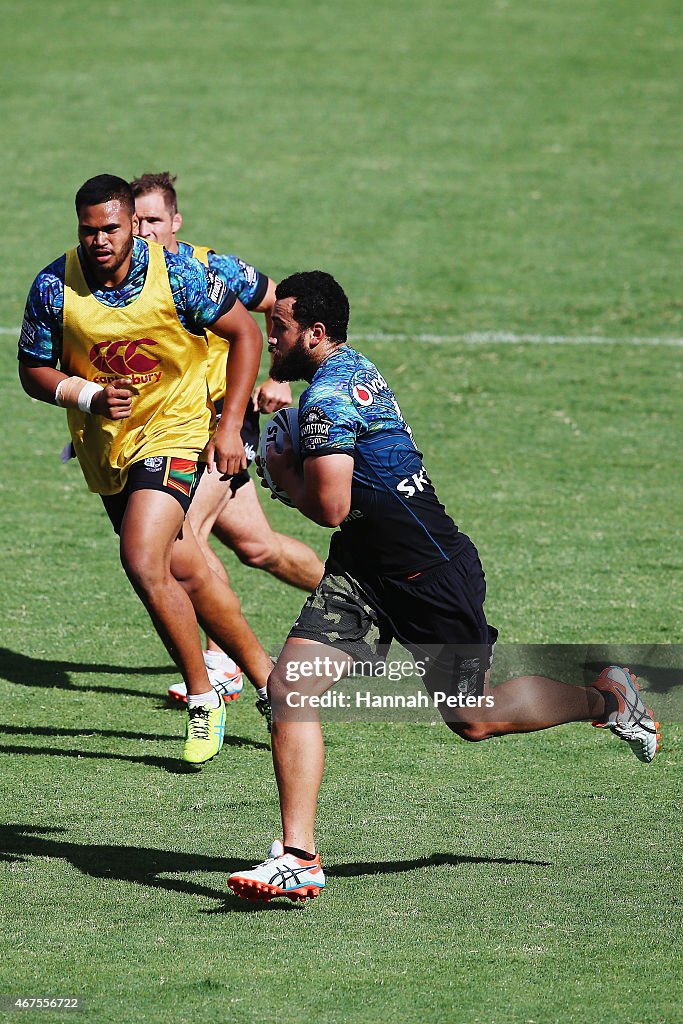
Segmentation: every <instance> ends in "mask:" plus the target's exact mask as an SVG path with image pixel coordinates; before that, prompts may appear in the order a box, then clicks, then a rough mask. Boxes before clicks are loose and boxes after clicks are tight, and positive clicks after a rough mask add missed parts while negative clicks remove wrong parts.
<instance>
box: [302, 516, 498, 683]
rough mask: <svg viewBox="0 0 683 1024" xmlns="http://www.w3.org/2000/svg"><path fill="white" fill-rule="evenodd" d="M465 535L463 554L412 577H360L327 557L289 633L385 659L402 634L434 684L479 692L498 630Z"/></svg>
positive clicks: (359, 655)
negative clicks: (491, 621) (487, 609)
mask: <svg viewBox="0 0 683 1024" xmlns="http://www.w3.org/2000/svg"><path fill="white" fill-rule="evenodd" d="M461 537H462V540H463V541H464V545H463V548H462V550H461V551H460V553H459V554H458V555H457V556H455V557H454V558H452V559H451V561H449V562H446V563H445V564H443V565H439V566H436V567H435V568H433V569H428V570H426V571H425V572H423V573H420V574H419V575H417V576H414V577H412V578H411V579H390V578H388V577H373V578H363V579H359V578H357V577H356V576H354V575H353V574H352V573H350V572H348V571H347V569H346V568H345V567H344V566H342V565H340V563H339V562H336V561H335V560H334V559H329V560H328V562H327V564H326V566H325V574H324V576H323V578H322V580H321V581H320V583H319V585H318V587H317V588H316V589H315V590H314V592H313V593H312V594H311V596H310V597H309V598H308V600H307V601H306V603H305V605H304V607H303V608H302V610H301V613H300V615H299V618H298V619H297V621H296V622H295V623H294V626H293V627H292V629H291V630H290V633H289V635H290V636H291V637H301V638H303V639H306V640H314V641H317V642H318V643H322V644H327V645H328V646H330V647H335V648H337V649H338V650H341V651H344V652H345V653H346V654H349V655H350V656H351V657H352V658H353V659H354V661H361V662H367V661H368V660H370V661H373V660H374V661H377V660H380V659H384V658H385V657H386V653H387V650H388V647H389V644H390V643H391V641H392V639H396V640H398V641H399V643H401V644H402V645H403V646H404V647H406V648H407V649H408V650H409V651H410V652H411V654H412V655H413V657H414V658H415V660H416V661H417V660H419V661H425V660H426V662H427V665H428V671H427V674H426V676H425V678H424V682H425V685H426V687H427V689H428V690H429V691H430V692H434V691H435V690H440V691H443V692H456V693H460V694H462V695H463V696H478V695H480V694H481V693H482V691H483V686H484V677H485V675H486V671H487V669H488V668H489V667H490V664H491V659H492V657H493V647H494V645H495V642H496V637H497V636H498V631H497V630H496V629H495V628H494V627H493V626H490V625H489V623H488V622H487V621H486V616H485V614H484V599H485V596H486V581H485V578H484V571H483V569H482V566H481V562H480V561H479V555H478V553H477V549H476V548H475V546H474V544H472V542H471V541H470V540H469V538H467V537H464V536H462V535H461Z"/></svg>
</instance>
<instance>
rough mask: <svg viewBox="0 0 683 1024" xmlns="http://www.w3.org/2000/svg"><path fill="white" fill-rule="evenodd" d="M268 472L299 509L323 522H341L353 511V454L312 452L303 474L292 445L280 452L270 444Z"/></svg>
mask: <svg viewBox="0 0 683 1024" xmlns="http://www.w3.org/2000/svg"><path fill="white" fill-rule="evenodd" d="M268 472H269V473H270V474H271V476H272V477H273V479H274V480H275V482H276V483H277V484H279V486H280V487H283V488H284V490H286V491H287V494H289V496H290V498H291V499H292V501H293V502H294V504H295V505H296V507H297V508H298V509H299V511H300V512H302V513H303V515H305V516H306V517H307V519H312V520H313V522H314V523H318V524H319V525H320V526H330V527H334V526H339V524H340V523H341V522H342V521H343V520H344V519H346V517H347V515H348V514H349V512H350V511H351V481H352V478H353V456H352V455H345V454H344V453H342V452H339V453H338V454H337V453H335V454H330V455H310V456H309V457H308V458H307V459H305V460H304V471H303V474H301V473H300V472H299V471H298V469H297V467H296V463H295V461H294V459H293V457H292V451H291V448H290V447H288V446H286V447H285V448H284V450H283V451H282V454H279V455H278V454H277V453H276V452H274V450H273V449H272V448H271V450H270V452H269V454H268Z"/></svg>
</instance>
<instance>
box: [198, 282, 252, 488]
mask: <svg viewBox="0 0 683 1024" xmlns="http://www.w3.org/2000/svg"><path fill="white" fill-rule="evenodd" d="M211 330H212V331H213V333H214V334H217V335H218V336H219V337H221V338H224V339H225V340H226V341H228V342H230V351H229V352H228V363H227V370H226V373H227V378H226V379H227V384H226V392H225V400H224V402H223V413H222V415H221V421H220V423H219V425H218V430H217V431H216V436H215V438H214V439H213V441H212V442H211V445H210V446H209V449H208V450H207V461H208V466H209V469H211V468H212V466H213V462H214V461H215V463H216V465H217V466H218V469H219V471H220V472H221V473H224V474H233V473H238V472H239V471H240V469H245V468H246V465H247V460H246V456H245V454H244V445H243V444H242V439H241V437H240V429H241V426H242V420H243V419H244V410H245V409H246V407H247V404H248V402H249V397H250V395H251V391H252V388H253V386H254V383H255V381H256V374H257V373H258V368H259V362H260V360H261V349H262V347H263V337H262V335H261V331H260V329H259V327H258V325H257V323H256V321H255V320H254V318H253V317H252V316H250V315H249V313H248V312H247V310H246V309H245V308H244V306H243V305H242V303H241V302H239V301H238V302H235V305H234V306H232V307H231V309H229V310H228V312H227V313H224V314H223V316H222V317H220V318H219V319H218V320H216V322H215V323H214V324H212V325H211Z"/></svg>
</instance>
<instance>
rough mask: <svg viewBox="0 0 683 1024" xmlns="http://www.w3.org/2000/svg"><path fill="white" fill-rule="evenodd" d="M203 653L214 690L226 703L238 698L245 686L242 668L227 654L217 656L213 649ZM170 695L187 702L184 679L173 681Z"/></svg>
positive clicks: (172, 698)
mask: <svg viewBox="0 0 683 1024" xmlns="http://www.w3.org/2000/svg"><path fill="white" fill-rule="evenodd" d="M203 654H204V664H205V665H206V672H207V675H208V677H209V682H210V683H211V685H212V686H213V688H214V690H216V691H217V692H218V693H219V694H220V695H221V697H222V698H223V700H224V701H225V702H226V704H227V702H228V701H230V700H237V698H238V697H239V695H240V694H241V692H242V690H243V688H244V680H243V678H242V669H241V668H240V667H239V665H237V664H236V663H235V662H234V661H233V660H232V658H230V657H229V656H228V655H227V654H223V655H219V656H216V655H214V652H213V651H204V652H203ZM212 655H214V656H213V659H212V658H211V656H212ZM168 696H169V697H170V699H171V700H177V701H180V702H182V703H183V704H187V687H186V686H185V683H184V682H182V680H181V681H180V682H179V683H172V684H171V686H169V688H168Z"/></svg>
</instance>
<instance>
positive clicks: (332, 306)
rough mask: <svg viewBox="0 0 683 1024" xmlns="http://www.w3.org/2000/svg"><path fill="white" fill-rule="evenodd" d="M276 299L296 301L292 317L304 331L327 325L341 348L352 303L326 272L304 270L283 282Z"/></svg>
mask: <svg viewBox="0 0 683 1024" xmlns="http://www.w3.org/2000/svg"><path fill="white" fill-rule="evenodd" d="M275 298H276V299H290V298H293V299H294V300H295V302H294V306H293V308H292V315H293V317H294V319H295V320H296V322H297V323H298V324H299V325H300V326H301V327H303V328H306V327H312V326H313V324H316V323H321V324H325V329H326V331H327V334H328V337H329V338H331V339H332V341H336V342H337V344H339V345H341V344H343V343H344V342H345V341H346V332H347V330H348V326H349V300H348V299H347V297H346V293H345V291H344V289H343V288H342V286H341V285H340V284H339V283H338V282H337V281H335V279H334V278H333V277H332V275H331V274H326V273H325V271H324V270H304V271H301V273H298V274H291V275H290V276H289V277H286V278H285V279H284V281H280V283H279V285H278V286H277V288H276V289H275Z"/></svg>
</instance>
